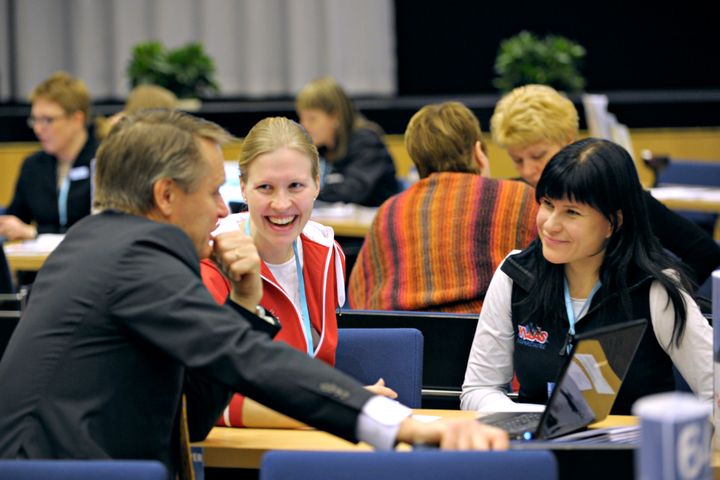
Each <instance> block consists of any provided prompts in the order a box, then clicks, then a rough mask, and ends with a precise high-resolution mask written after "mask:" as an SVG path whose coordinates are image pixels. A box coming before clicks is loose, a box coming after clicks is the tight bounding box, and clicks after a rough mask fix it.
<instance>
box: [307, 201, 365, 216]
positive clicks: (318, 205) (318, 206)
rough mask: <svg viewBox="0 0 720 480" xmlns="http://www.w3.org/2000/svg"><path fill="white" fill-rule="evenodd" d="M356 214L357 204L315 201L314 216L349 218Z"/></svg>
mask: <svg viewBox="0 0 720 480" xmlns="http://www.w3.org/2000/svg"><path fill="white" fill-rule="evenodd" d="M353 215H355V205H353V204H351V203H342V202H336V203H324V202H315V208H313V212H312V216H314V217H322V218H348V217H352V216H353Z"/></svg>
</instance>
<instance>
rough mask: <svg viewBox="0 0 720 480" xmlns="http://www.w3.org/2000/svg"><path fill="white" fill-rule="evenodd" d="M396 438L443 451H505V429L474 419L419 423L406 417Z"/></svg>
mask: <svg viewBox="0 0 720 480" xmlns="http://www.w3.org/2000/svg"><path fill="white" fill-rule="evenodd" d="M397 439H398V441H401V442H406V443H410V444H413V443H416V444H418V443H419V444H431V445H438V446H439V447H440V448H441V449H442V450H507V448H508V446H509V444H510V443H509V439H508V435H507V432H505V431H504V430H500V429H499V428H495V427H491V426H489V425H483V424H482V423H480V422H479V421H477V420H474V419H466V420H459V419H458V420H438V421H436V422H431V423H422V422H418V421H417V420H413V418H412V417H408V418H406V419H405V420H403V422H402V423H401V424H400V430H399V431H398V436H397Z"/></svg>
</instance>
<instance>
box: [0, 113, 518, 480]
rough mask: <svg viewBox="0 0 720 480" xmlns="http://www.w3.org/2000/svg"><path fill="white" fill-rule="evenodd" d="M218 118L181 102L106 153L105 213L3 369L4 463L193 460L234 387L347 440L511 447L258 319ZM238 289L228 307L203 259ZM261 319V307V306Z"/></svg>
mask: <svg viewBox="0 0 720 480" xmlns="http://www.w3.org/2000/svg"><path fill="white" fill-rule="evenodd" d="M230 138H231V137H230V135H229V134H228V133H227V132H225V131H224V130H223V129H221V128H220V127H218V126H217V125H215V124H213V123H210V122H206V121H203V120H200V119H197V118H194V117H192V116H190V115H187V114H183V113H180V112H160V111H152V112H147V113H144V114H139V115H138V116H136V117H131V118H128V119H125V120H123V121H122V122H121V123H120V124H119V125H118V127H116V128H115V129H114V130H113V132H112V133H111V134H110V136H109V137H108V138H107V139H106V140H105V141H104V143H103V145H102V147H101V148H100V150H99V151H98V155H97V172H96V184H97V190H96V207H98V208H99V209H101V210H102V213H99V214H97V215H93V216H90V217H87V218H86V219H84V220H82V221H81V222H79V223H78V224H77V225H75V226H74V227H73V228H72V229H71V230H70V231H69V232H68V234H67V236H66V238H65V240H64V241H63V243H62V244H60V246H59V247H58V248H57V249H56V250H55V252H54V253H53V254H52V255H51V256H50V257H49V258H48V260H47V262H46V263H45V266H44V267H43V269H42V271H41V272H40V274H39V275H38V278H37V280H36V282H35V285H34V288H33V295H32V298H31V300H30V303H29V305H28V308H27V310H26V311H25V314H24V317H23V319H22V321H21V322H20V325H19V326H18V329H17V330H16V332H15V335H14V336H13V338H12V339H11V341H10V344H9V346H8V350H7V351H6V353H5V357H4V359H3V362H2V364H0V391H1V392H2V395H0V432H2V435H0V458H148V459H159V460H161V461H163V462H164V463H165V464H166V465H167V466H168V467H169V468H170V469H171V471H172V470H176V469H177V468H178V464H179V454H177V453H176V452H179V451H180V448H179V440H178V439H179V437H180V435H179V431H180V427H181V423H182V422H181V421H180V418H181V415H180V411H181V403H182V402H181V397H182V395H183V394H184V395H185V397H186V398H187V414H188V415H187V417H188V427H189V433H190V438H191V440H200V439H202V438H204V437H205V436H206V435H207V433H208V432H209V430H210V429H211V428H212V425H213V424H214V422H215V420H216V419H217V417H218V416H219V414H220V412H221V411H222V409H223V408H224V406H225V404H226V403H227V401H228V400H229V398H230V393H231V392H232V391H233V390H235V391H239V392H242V393H243V394H246V395H247V396H249V397H252V398H253V399H256V400H257V401H259V402H261V403H263V404H265V405H267V406H268V407H270V408H273V409H275V410H278V411H280V412H281V413H284V414H286V415H289V416H292V417H295V418H297V419H298V420H301V421H303V422H305V423H307V424H309V425H313V426H315V427H317V428H321V429H324V430H327V431H329V432H331V433H334V434H336V435H339V436H341V437H343V438H346V439H348V440H353V441H357V440H365V441H368V442H370V443H372V444H374V445H375V446H376V447H380V448H392V446H393V445H394V443H395V442H396V441H406V442H407V441H409V442H413V441H421V442H437V443H440V444H441V445H442V446H444V447H448V448H504V447H505V446H506V445H507V437H506V436H505V434H504V433H502V432H500V431H498V430H496V429H493V428H490V427H484V426H481V425H480V424H479V423H477V422H474V421H462V422H447V423H446V422H439V423H434V424H423V423H420V422H417V421H415V420H413V419H412V418H411V417H409V414H410V412H409V410H407V409H406V408H405V407H403V406H401V405H400V404H398V403H396V402H394V401H392V400H390V399H387V398H384V397H377V396H373V395H372V394H371V393H370V392H368V391H367V390H365V389H364V388H363V387H362V386H361V385H359V384H358V383H356V382H355V381H353V380H351V379H350V378H348V377H346V376H344V375H342V374H341V373H339V372H337V371H335V370H333V369H332V368H330V367H328V366H325V365H323V364H322V363H321V362H317V361H314V360H311V359H309V358H308V357H307V356H306V355H303V354H302V353H300V352H298V351H296V350H293V349H291V348H288V347H286V346H284V345H283V344H280V343H272V342H271V341H270V338H269V336H268V335H267V333H264V332H260V331H259V329H258V328H254V327H253V324H254V325H257V326H262V327H261V328H260V329H265V330H267V329H266V328H265V326H267V324H266V323H265V322H263V320H262V319H260V318H258V317H257V316H255V314H254V313H252V312H255V311H256V308H257V304H258V301H259V300H260V298H261V295H262V291H261V288H262V287H261V283H260V277H259V271H260V261H259V257H258V254H257V251H256V250H255V246H254V245H253V243H252V240H251V239H250V237H248V236H245V235H244V233H243V232H232V233H228V234H224V235H220V236H218V237H217V238H215V239H214V241H211V238H210V232H211V231H212V230H213V228H214V227H215V224H216V222H217V221H218V219H219V218H220V217H224V216H225V215H227V213H228V211H227V207H226V206H225V204H224V202H223V199H222V198H221V197H220V194H219V187H220V186H221V185H222V184H223V183H224V181H225V175H224V168H223V157H222V152H221V150H220V147H219V145H220V144H221V143H223V142H225V141H227V140H229V139H230ZM210 254H213V255H214V256H215V258H216V260H218V262H219V263H220V265H221V266H222V268H223V270H224V271H225V273H226V274H227V275H228V277H229V278H230V280H231V282H232V284H233V291H232V293H231V295H230V299H229V300H228V302H227V303H226V304H225V305H224V306H218V305H217V304H216V303H215V301H214V300H213V298H212V297H211V295H210V293H209V292H208V291H207V290H206V289H205V287H204V286H203V284H202V282H201V279H200V274H199V259H200V258H203V257H207V256H208V255H210ZM260 313H261V314H262V312H260Z"/></svg>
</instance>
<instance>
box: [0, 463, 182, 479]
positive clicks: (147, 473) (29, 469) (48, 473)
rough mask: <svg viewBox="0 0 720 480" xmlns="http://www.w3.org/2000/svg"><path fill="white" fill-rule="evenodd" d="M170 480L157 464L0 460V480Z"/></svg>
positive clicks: (160, 465)
mask: <svg viewBox="0 0 720 480" xmlns="http://www.w3.org/2000/svg"><path fill="white" fill-rule="evenodd" d="M90 478H92V479H95V478H97V479H101V480H126V479H131V480H169V479H168V473H167V469H166V468H165V466H164V465H163V464H162V463H160V462H157V461H154V460H0V480H11V479H12V480H85V479H90Z"/></svg>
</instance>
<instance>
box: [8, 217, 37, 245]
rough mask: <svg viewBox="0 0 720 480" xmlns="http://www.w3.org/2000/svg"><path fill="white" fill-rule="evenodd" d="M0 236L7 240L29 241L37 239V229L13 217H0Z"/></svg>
mask: <svg viewBox="0 0 720 480" xmlns="http://www.w3.org/2000/svg"><path fill="white" fill-rule="evenodd" d="M0 236H2V237H5V238H7V239H8V240H30V239H32V238H35V237H37V229H36V228H35V227H34V226H32V225H28V224H27V223H25V222H23V221H22V220H20V219H19V218H18V217H16V216H15V215H0Z"/></svg>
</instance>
